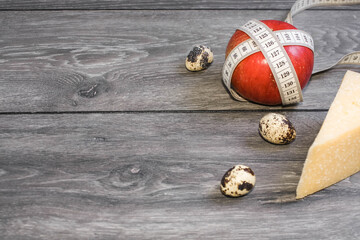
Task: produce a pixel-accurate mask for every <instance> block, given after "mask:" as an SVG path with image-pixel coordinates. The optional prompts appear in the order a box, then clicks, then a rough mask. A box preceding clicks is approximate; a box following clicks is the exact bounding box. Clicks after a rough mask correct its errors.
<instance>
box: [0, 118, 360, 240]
mask: <svg viewBox="0 0 360 240" xmlns="http://www.w3.org/2000/svg"><path fill="white" fill-rule="evenodd" d="M263 114H264V113H263V112H247V113H242V112H238V113H235V112H228V113H226V112H225V113H224V112H222V113H221V112H216V113H141V114H139V113H138V114H130V113H121V114H45V115H43V114H27V115H21V114H19V115H17V114H15V115H0V234H1V238H2V239H25V238H26V239H49V238H55V239H58V238H66V239H170V238H171V239H200V238H201V239H203V238H206V239H224V238H226V239H249V238H251V239H269V238H270V239H304V238H306V239H314V238H318V239H357V238H358V237H359V234H360V232H359V229H360V225H359V221H357V220H358V219H359V210H360V205H359V204H358V198H359V191H360V175H359V174H355V175H353V176H352V177H350V178H348V179H346V180H344V181H342V182H340V183H338V184H336V185H334V186H332V187H330V188H328V189H326V190H323V191H321V192H319V193H317V194H315V195H312V196H310V197H308V198H305V199H304V200H300V201H294V192H295V188H296V184H297V182H298V180H299V176H300V173H301V168H302V164H303V161H304V158H305V155H306V151H307V149H308V147H309V146H310V144H311V142H312V141H313V140H314V138H315V135H316V133H317V132H318V131H319V128H320V125H321V123H322V121H323V119H324V117H325V114H326V112H307V111H305V112H286V113H285V114H286V115H287V116H288V117H289V118H290V120H291V121H293V123H294V125H295V127H296V129H297V133H298V136H297V139H296V140H295V142H293V143H291V144H290V145H285V146H276V145H272V144H270V143H267V142H265V141H263V140H262V139H261V138H260V136H259V135H258V133H257V121H258V120H259V119H260V118H261V117H262V115H263ZM239 163H243V164H246V165H249V166H250V167H252V169H253V170H254V171H255V173H256V176H257V185H256V187H255V189H254V191H253V192H252V193H251V194H250V195H248V196H246V197H244V198H240V199H230V198H226V197H224V196H222V194H221V193H220V191H219V182H220V179H221V177H222V175H223V174H224V173H225V171H226V170H227V169H228V168H230V167H231V166H233V165H234V164H239Z"/></svg>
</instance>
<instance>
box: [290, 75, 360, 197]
mask: <svg viewBox="0 0 360 240" xmlns="http://www.w3.org/2000/svg"><path fill="white" fill-rule="evenodd" d="M359 170H360V73H356V72H352V71H347V72H346V74H345V76H344V79H343V81H342V83H341V86H340V89H339V91H338V93H337V94H336V97H335V100H334V101H333V103H332V104H331V106H330V109H329V112H328V114H327V116H326V118H325V120H324V123H323V125H322V127H321V129H320V132H319V134H318V135H317V137H316V138H315V141H314V143H313V144H312V145H311V147H310V149H309V152H308V155H307V157H306V161H305V164H304V168H303V171H302V174H301V178H300V181H299V184H298V187H297V189H296V198H297V199H299V198H303V197H305V196H307V195H310V194H312V193H314V192H317V191H319V190H322V189H324V188H326V187H328V186H330V185H332V184H334V183H337V182H339V181H341V180H343V179H345V178H347V177H349V176H351V175H352V174H354V173H356V172H358V171H359Z"/></svg>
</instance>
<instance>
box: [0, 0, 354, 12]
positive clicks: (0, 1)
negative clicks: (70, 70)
mask: <svg viewBox="0 0 360 240" xmlns="http://www.w3.org/2000/svg"><path fill="white" fill-rule="evenodd" d="M294 2H295V0H282V1H279V0H277V1H268V0H259V1H249V0H240V1H239V0H226V1H221V0H206V1H203V0H192V1H191V0H180V1H171V0H160V1H149V0H137V1H129V0H120V1H119V0H118V1H115V0H100V1H95V0H86V1H84V0H82V1H74V0H67V1H56V0H42V1H39V0H0V10H42V9H46V10H56V9H67V10H74V9H78V10H79V9H87V10H94V9H113V10H114V9H117V10H138V9H149V10H154V9H162V10H170V9H172V10H185V9H205V10H206V9H207V10H209V9H228V10H229V9H232V10H235V9H238V10H240V9H241V10H244V9H285V10H286V9H290V8H291V6H292V5H293V4H294ZM327 8H329V7H326V8H325V9H327ZM354 8H355V9H359V6H352V7H349V6H340V7H339V6H336V7H331V9H354ZM322 9H324V7H323V8H322Z"/></svg>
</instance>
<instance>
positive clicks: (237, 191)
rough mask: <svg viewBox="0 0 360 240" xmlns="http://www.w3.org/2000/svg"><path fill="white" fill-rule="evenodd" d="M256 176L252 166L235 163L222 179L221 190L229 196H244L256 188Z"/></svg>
mask: <svg viewBox="0 0 360 240" xmlns="http://www.w3.org/2000/svg"><path fill="white" fill-rule="evenodd" d="M255 182H256V177H255V174H254V172H253V171H252V170H251V168H249V167H247V166H244V165H235V166H234V167H232V168H230V169H229V170H228V171H227V172H226V173H225V175H224V176H223V178H222V179H221V185H220V190H221V192H222V193H223V194H224V195H225V196H228V197H242V196H245V195H246V194H248V193H249V192H251V190H252V189H253V188H254V186H255Z"/></svg>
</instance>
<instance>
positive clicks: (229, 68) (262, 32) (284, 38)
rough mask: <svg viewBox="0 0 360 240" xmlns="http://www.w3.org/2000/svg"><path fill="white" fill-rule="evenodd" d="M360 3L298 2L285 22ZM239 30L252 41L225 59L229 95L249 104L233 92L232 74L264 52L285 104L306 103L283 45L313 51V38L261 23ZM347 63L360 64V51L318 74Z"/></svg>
mask: <svg viewBox="0 0 360 240" xmlns="http://www.w3.org/2000/svg"><path fill="white" fill-rule="evenodd" d="M358 3H360V0H298V1H296V2H295V4H294V5H293V6H292V8H291V10H290V12H289V13H288V15H287V17H286V19H285V22H288V23H292V16H294V15H296V14H297V13H299V12H301V11H303V10H305V9H308V8H311V7H314V6H330V5H343V4H358ZM239 30H241V31H243V32H245V33H246V34H247V35H249V37H250V39H249V40H246V41H244V42H242V43H240V44H239V45H237V46H236V47H235V48H234V49H233V50H232V51H231V52H230V53H229V55H228V56H227V58H226V60H225V63H224V67H223V70H222V79H223V82H224V84H225V86H226V87H227V89H228V90H229V92H230V94H231V95H232V96H233V97H234V98H235V99H236V100H238V101H247V100H246V99H244V98H242V97H241V96H240V95H239V94H238V93H237V92H235V91H234V90H233V89H232V87H231V79H232V75H233V73H234V71H235V69H236V67H237V65H238V64H239V63H240V62H241V61H242V60H244V59H245V58H247V57H248V56H250V55H252V54H254V53H256V52H259V51H261V52H262V53H263V55H264V57H265V59H266V61H267V62H268V64H269V67H270V69H271V71H272V73H273V76H274V79H275V82H276V84H277V87H278V89H279V93H280V97H281V101H282V104H283V105H290V104H294V103H298V102H301V101H302V100H303V98H302V91H301V86H300V83H299V80H298V77H297V74H296V71H295V69H294V66H293V64H292V62H291V61H290V58H289V56H288V54H287V52H286V51H285V49H284V47H283V46H288V45H300V46H305V47H308V48H309V49H311V50H312V51H314V42H313V39H312V37H311V35H310V34H308V33H306V32H304V31H301V30H298V29H291V30H280V31H272V30H271V29H270V28H269V27H267V26H266V25H265V24H264V23H262V22H260V21H258V20H251V21H249V22H247V23H246V24H245V25H243V26H242V27H240V28H239ZM345 64H355V65H360V51H359V52H353V53H350V54H348V55H346V56H344V57H342V58H341V59H340V60H339V61H338V62H337V63H336V64H334V65H332V66H330V67H328V68H326V69H323V70H320V71H317V72H316V73H319V72H323V71H326V70H328V69H330V68H332V67H334V66H336V65H345ZM313 74H314V73H313Z"/></svg>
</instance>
